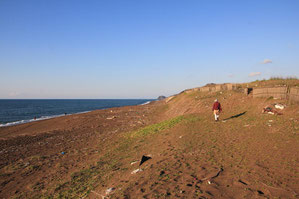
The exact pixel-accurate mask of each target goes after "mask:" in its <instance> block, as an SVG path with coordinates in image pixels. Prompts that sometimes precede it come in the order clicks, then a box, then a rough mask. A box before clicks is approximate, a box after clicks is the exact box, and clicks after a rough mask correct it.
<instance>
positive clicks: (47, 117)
mask: <svg viewBox="0 0 299 199" xmlns="http://www.w3.org/2000/svg"><path fill="white" fill-rule="evenodd" d="M153 101H155V100H151V101H146V102H144V103H142V104H137V105H126V106H143V105H147V104H149V103H151V102H153ZM120 107H125V106H114V107H109V108H102V109H94V110H88V111H81V112H75V113H70V114H58V115H46V116H41V117H39V118H32V119H24V120H18V121H12V122H7V123H0V128H5V127H10V126H17V125H21V124H27V123H32V122H37V121H44V120H49V119H53V118H59V117H63V116H70V115H78V114H82V113H89V112H92V111H97V110H105V109H110V108H120Z"/></svg>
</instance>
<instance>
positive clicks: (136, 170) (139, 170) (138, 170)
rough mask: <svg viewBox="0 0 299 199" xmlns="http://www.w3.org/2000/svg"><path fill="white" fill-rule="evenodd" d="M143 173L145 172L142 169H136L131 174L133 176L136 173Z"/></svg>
mask: <svg viewBox="0 0 299 199" xmlns="http://www.w3.org/2000/svg"><path fill="white" fill-rule="evenodd" d="M141 171H143V170H142V169H135V170H134V171H132V172H131V174H136V173H138V172H141Z"/></svg>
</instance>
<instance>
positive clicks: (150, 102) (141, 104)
mask: <svg viewBox="0 0 299 199" xmlns="http://www.w3.org/2000/svg"><path fill="white" fill-rule="evenodd" d="M151 102H152V101H147V102H144V103H143V104H140V105H146V104H149V103H151Z"/></svg>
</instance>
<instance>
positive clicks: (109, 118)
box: [106, 116, 116, 120]
mask: <svg viewBox="0 0 299 199" xmlns="http://www.w3.org/2000/svg"><path fill="white" fill-rule="evenodd" d="M114 118H116V116H112V117H107V118H106V119H107V120H112V119H114Z"/></svg>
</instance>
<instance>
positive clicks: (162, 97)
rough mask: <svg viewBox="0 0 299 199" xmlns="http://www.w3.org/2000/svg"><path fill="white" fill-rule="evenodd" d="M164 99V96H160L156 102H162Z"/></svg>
mask: <svg viewBox="0 0 299 199" xmlns="http://www.w3.org/2000/svg"><path fill="white" fill-rule="evenodd" d="M165 98H166V97H165V96H163V95H161V96H159V97H158V100H164V99H165Z"/></svg>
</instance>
